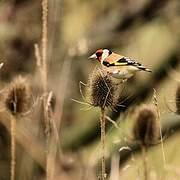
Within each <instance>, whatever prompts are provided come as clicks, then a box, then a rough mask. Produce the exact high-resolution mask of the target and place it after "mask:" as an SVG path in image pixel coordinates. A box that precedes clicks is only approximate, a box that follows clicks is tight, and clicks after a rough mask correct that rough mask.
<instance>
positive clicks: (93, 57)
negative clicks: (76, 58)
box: [89, 54, 97, 59]
mask: <svg viewBox="0 0 180 180" xmlns="http://www.w3.org/2000/svg"><path fill="white" fill-rule="evenodd" d="M89 59H97V56H96V54H93V55H91V56H90V57H89Z"/></svg>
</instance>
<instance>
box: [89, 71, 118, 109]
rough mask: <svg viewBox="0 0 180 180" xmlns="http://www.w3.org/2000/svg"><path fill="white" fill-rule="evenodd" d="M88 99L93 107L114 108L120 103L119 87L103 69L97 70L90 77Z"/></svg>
mask: <svg viewBox="0 0 180 180" xmlns="http://www.w3.org/2000/svg"><path fill="white" fill-rule="evenodd" d="M87 97H88V101H89V102H90V103H91V104H92V106H95V107H100V108H105V107H110V108H113V107H114V106H115V105H116V104H117V102H118V86H117V83H116V82H115V80H114V79H113V78H112V77H111V76H110V75H109V74H108V72H107V71H106V70H104V69H102V68H95V69H94V70H93V72H92V74H90V75H89V80H88V85H87Z"/></svg>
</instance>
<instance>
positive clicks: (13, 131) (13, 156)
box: [11, 117, 16, 180]
mask: <svg viewBox="0 0 180 180" xmlns="http://www.w3.org/2000/svg"><path fill="white" fill-rule="evenodd" d="M15 167H16V119H15V118H13V117H11V180H15Z"/></svg>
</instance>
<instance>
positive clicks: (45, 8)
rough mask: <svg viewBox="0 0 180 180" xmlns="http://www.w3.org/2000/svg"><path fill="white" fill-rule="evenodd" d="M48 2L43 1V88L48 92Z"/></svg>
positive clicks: (46, 0)
mask: <svg viewBox="0 0 180 180" xmlns="http://www.w3.org/2000/svg"><path fill="white" fill-rule="evenodd" d="M47 36H48V0H42V44H41V45H42V52H41V57H42V71H43V84H44V85H43V88H44V92H46V91H47V43H48V37H47Z"/></svg>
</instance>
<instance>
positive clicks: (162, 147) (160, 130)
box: [153, 89, 166, 168]
mask: <svg viewBox="0 0 180 180" xmlns="http://www.w3.org/2000/svg"><path fill="white" fill-rule="evenodd" d="M153 102H154V106H155V108H156V113H157V120H158V123H159V133H160V138H161V150H162V155H163V163H164V168H165V165H166V156H165V151H164V143H163V135H162V127H161V121H160V112H159V107H158V99H157V92H156V90H155V89H154V95H153Z"/></svg>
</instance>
